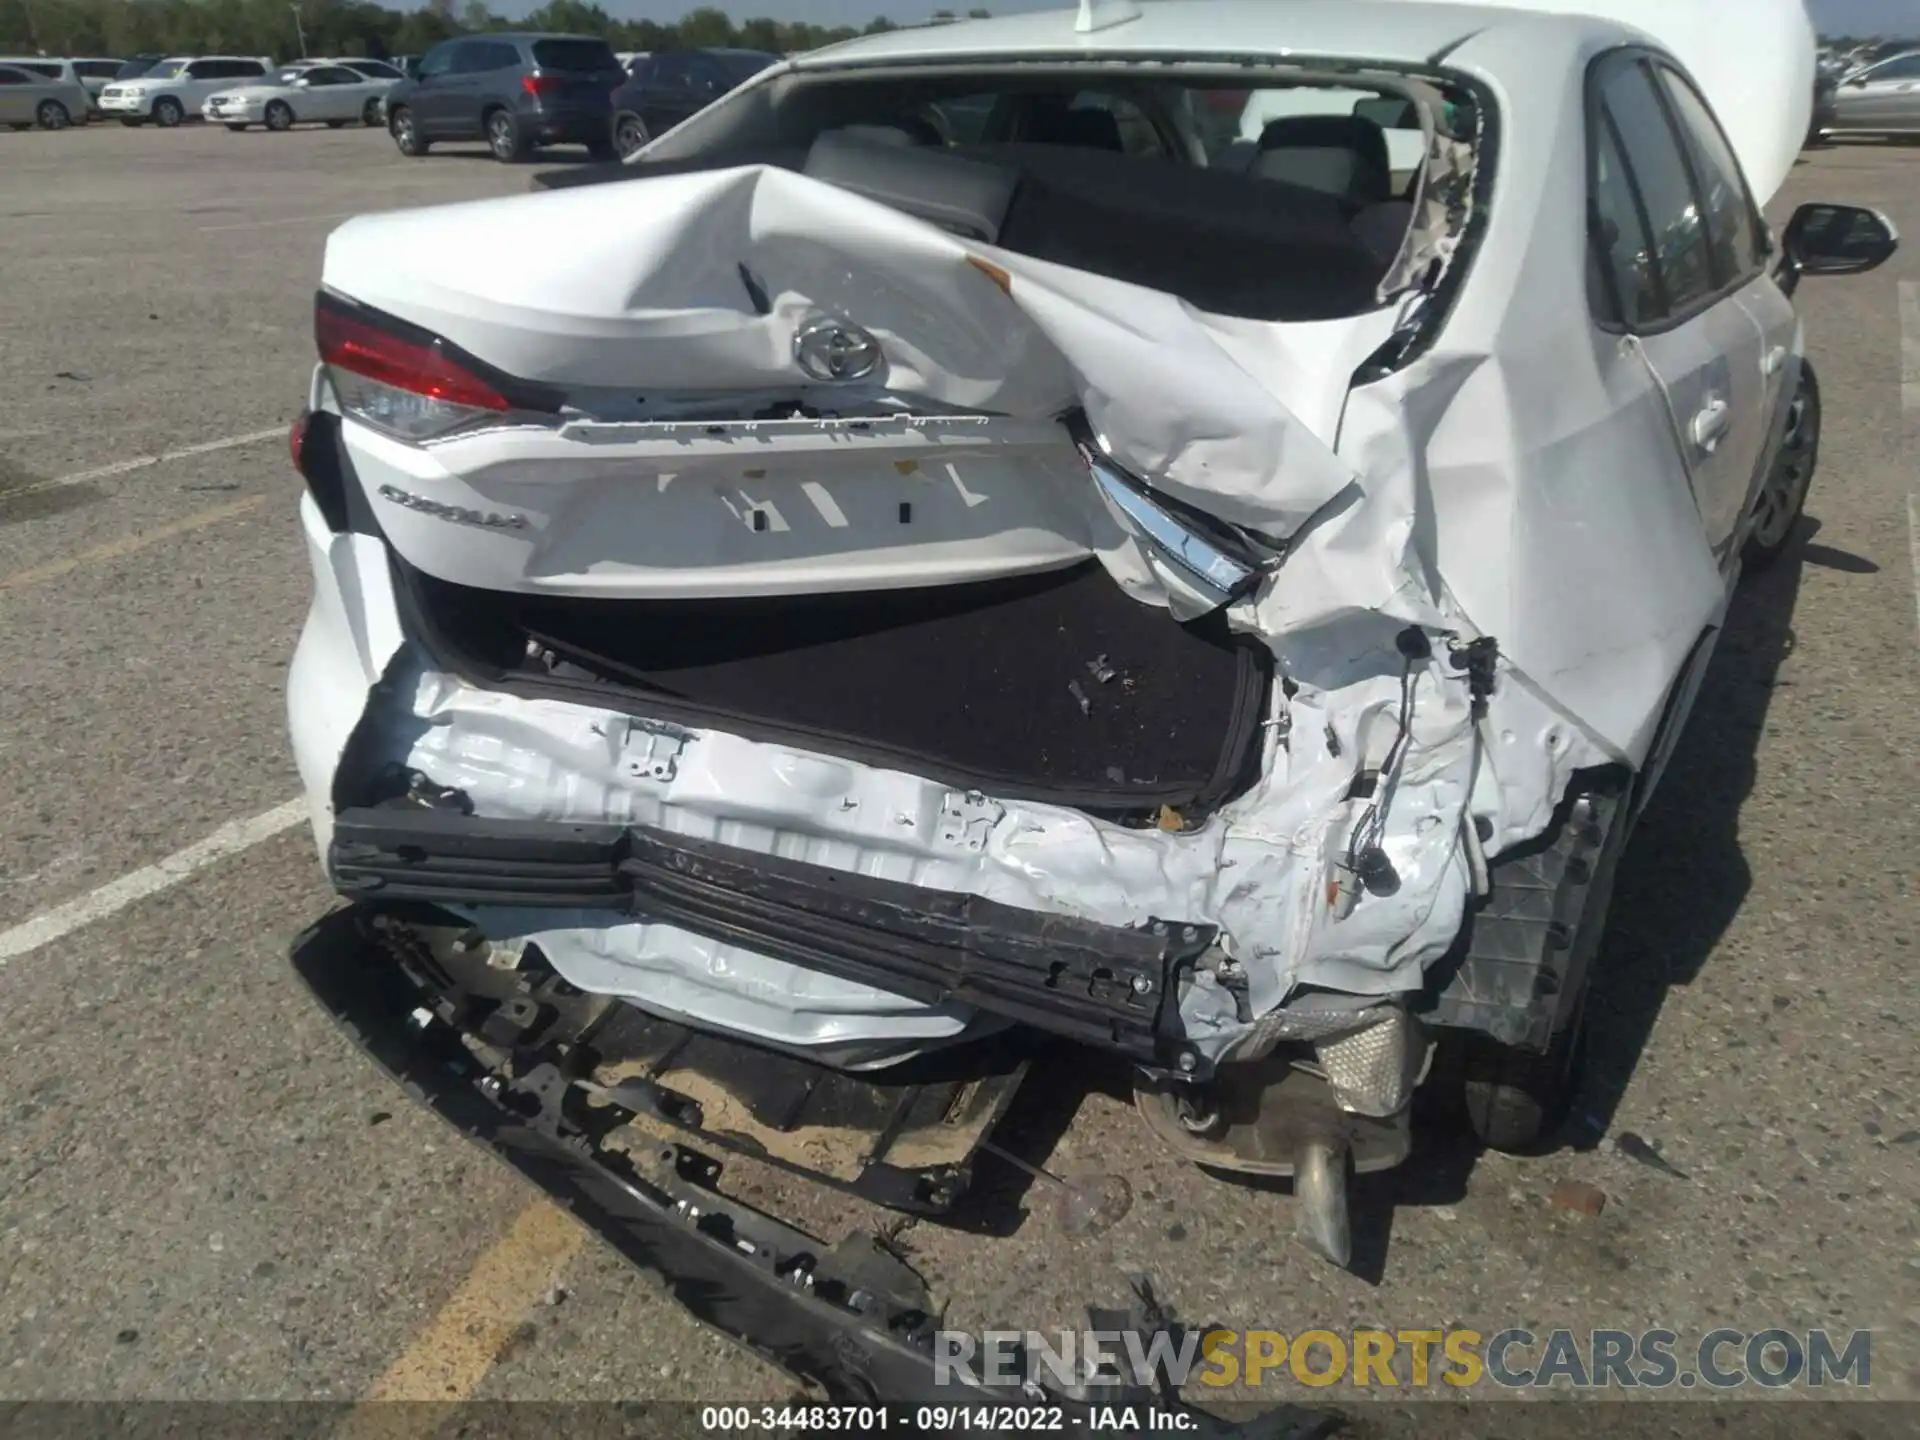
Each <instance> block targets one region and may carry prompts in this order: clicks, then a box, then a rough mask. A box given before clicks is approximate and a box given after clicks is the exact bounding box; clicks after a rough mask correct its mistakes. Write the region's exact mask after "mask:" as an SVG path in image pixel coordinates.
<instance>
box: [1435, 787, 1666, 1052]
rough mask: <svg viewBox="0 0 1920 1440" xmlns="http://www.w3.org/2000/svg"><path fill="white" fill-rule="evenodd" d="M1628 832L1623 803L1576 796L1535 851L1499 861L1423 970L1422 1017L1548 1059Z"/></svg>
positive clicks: (1581, 976)
mask: <svg viewBox="0 0 1920 1440" xmlns="http://www.w3.org/2000/svg"><path fill="white" fill-rule="evenodd" d="M1627 828H1628V824H1627V807H1626V801H1625V797H1624V796H1622V795H1618V794H1612V793H1606V792H1600V791H1593V792H1589V793H1585V794H1577V795H1575V796H1574V797H1573V798H1572V800H1571V801H1570V803H1569V804H1568V806H1567V807H1566V813H1565V814H1564V815H1563V816H1561V817H1559V823H1558V824H1557V825H1556V826H1555V827H1554V828H1553V829H1551V830H1550V831H1549V832H1548V835H1547V837H1545V838H1544V839H1543V841H1542V843H1541V844H1540V845H1539V846H1538V847H1537V848H1534V847H1529V849H1528V850H1527V851H1526V852H1525V853H1522V854H1519V855H1512V856H1508V857H1505V858H1503V859H1500V860H1497V861H1495V862H1494V864H1493V867H1492V871H1491V878H1492V883H1493V889H1492V893H1491V894H1490V895H1489V896H1488V897H1487V899H1486V902H1485V903H1484V904H1483V905H1481V906H1480V907H1479V908H1478V909H1475V908H1473V907H1469V908H1468V911H1467V920H1466V925H1465V927H1464V928H1463V930H1462V932H1461V937H1460V942H1459V944H1458V946H1457V947H1456V949H1455V954H1454V956H1450V957H1449V958H1447V959H1446V960H1443V961H1441V962H1440V963H1439V964H1438V965H1436V966H1435V967H1434V968H1433V970H1432V971H1431V972H1429V975H1428V981H1429V991H1428V999H1427V1000H1426V1003H1425V1004H1424V1006H1422V1007H1419V1008H1421V1009H1422V1011H1423V1014H1424V1018H1425V1019H1426V1020H1427V1021H1428V1022H1429V1023H1431V1024H1434V1025H1439V1026H1446V1027H1450V1028H1454V1029H1460V1030H1476V1031H1479V1032H1481V1033H1482V1034H1485V1035H1488V1036H1491V1037H1492V1038H1493V1039H1495V1040H1497V1041H1499V1042H1500V1043H1501V1044H1504V1045H1513V1046H1518V1047H1520V1048H1522V1049H1526V1050H1534V1051H1541V1052H1544V1051H1545V1050H1546V1049H1547V1047H1548V1046H1549V1045H1550V1044H1551V1043H1552V1040H1553V1036H1554V1034H1555V1033H1556V1032H1557V1031H1558V1030H1560V1029H1561V1028H1562V1025H1563V1024H1564V1022H1565V1020H1566V1018H1567V1016H1568V1014H1569V1013H1570V1012H1571V1011H1572V1009H1573V1008H1574V1007H1575V1005H1576V1004H1577V1002H1578V997H1579V995H1580V992H1581V989H1582V987H1583V986H1584V984H1585V982H1586V974H1587V966H1588V964H1589V962H1590V961H1591V960H1592V958H1593V952H1594V950H1595V948H1596V947H1597V946H1598V945H1599V943H1600V934H1601V930H1602V928H1603V925H1604V921H1605V918H1606V905H1607V897H1608V895H1609V894H1610V892H1611V891H1612V888H1613V870H1614V865H1615V863H1616V862H1617V860H1618V859H1619V855H1620V851H1621V849H1622V848H1623V846H1624V844H1625V841H1626V831H1627ZM1595 907H1598V908H1597V909H1596V908H1595ZM1590 912H1591V913H1590Z"/></svg>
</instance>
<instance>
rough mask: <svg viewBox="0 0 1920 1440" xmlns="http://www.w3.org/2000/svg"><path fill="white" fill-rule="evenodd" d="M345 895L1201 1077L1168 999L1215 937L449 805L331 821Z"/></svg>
mask: <svg viewBox="0 0 1920 1440" xmlns="http://www.w3.org/2000/svg"><path fill="white" fill-rule="evenodd" d="M327 869H328V873H329V874H330V875H331V876H332V877H333V882H334V886H335V888H337V889H338V890H339V891H340V892H341V893H342V894H344V895H347V896H349V897H351V898H367V899H379V900H383V901H387V900H415V901H427V902H430V903H434V904H439V905H446V906H456V907H464V906H485V905H509V906H534V907H553V908H562V909H581V908H586V909H601V910H609V911H614V912H618V913H623V914H630V915H637V916H643V917H645V918H646V919H648V920H650V921H658V922H663V923H666V924H669V925H676V926H679V927H680V928H682V929H684V930H689V931H691V932H693V933H694V934H697V935H704V936H707V937H709V938H711V939H716V940H723V941H727V942H729V943H734V944H739V945H743V946H745V947H747V948H748V949H751V950H754V951H756V952H758V953H760V954H763V955H767V956H770V957H772V958H774V959H777V960H783V961H786V962H787V963H789V964H793V965H799V966H802V967H804V968H806V969H809V970H815V971H818V972H820V973H821V974H825V975H832V976H835V977H837V978H839V979H843V980H851V981H853V982H855V983H857V984H862V985H871V986H874V987H876V988H878V989H882V990H886V991H889V992H891V993H893V994H896V995H900V996H903V997H905V998H908V999H917V1000H922V1001H925V1002H927V1003H930V1004H940V1003H946V1002H949V1001H959V1002H962V1003H965V1004H968V1005H973V1006H976V1007H977V1008H979V1009H981V1010H984V1011H987V1012H989V1013H992V1014H996V1015H1000V1016H1004V1017H1005V1018H1007V1019H1010V1020H1013V1021H1015V1022H1016V1023H1019V1024H1023V1025H1029V1026H1032V1027H1033V1028H1035V1029H1038V1030H1044V1031H1047V1032H1049V1033H1051V1034H1055V1035H1060V1036H1063V1037H1065V1038H1068V1039H1071V1040H1077V1041H1079V1042H1081V1043H1083V1044H1088V1045H1095V1046H1099V1047H1101V1048H1103V1049H1109V1050H1115V1051H1118V1052H1120V1053H1121V1054H1123V1055H1125V1056H1127V1057H1129V1058H1130V1059H1132V1060H1134V1061H1136V1062H1138V1063H1140V1064H1143V1065H1148V1066H1154V1067H1163V1068H1173V1069H1178V1070H1179V1071H1180V1073H1182V1074H1184V1075H1187V1076H1190V1077H1196V1076H1200V1075H1203V1074H1204V1073H1205V1072H1206V1071H1207V1070H1208V1069H1209V1066H1208V1064H1207V1062H1206V1060H1205V1058H1204V1057H1203V1056H1202V1055H1200V1053H1199V1052H1198V1051H1196V1050H1195V1049H1194V1048H1193V1047H1191V1046H1190V1045H1188V1044H1187V1043H1186V1041H1185V1032H1184V1029H1183V1027H1182V1024H1181V1020H1180V1008H1179V1004H1178V987H1179V982H1180V974H1181V971H1182V970H1186V969H1190V968H1191V967H1192V966H1193V964H1194V963H1195V962H1196V961H1197V960H1198V959H1199V957H1200V956H1201V955H1202V954H1203V953H1205V952H1206V950H1207V949H1208V948H1209V947H1210V946H1212V944H1213V943H1214V940H1215V938H1216V934H1217V932H1216V930H1215V928H1214V927H1213V926H1210V925H1181V924H1170V923H1167V922H1165V921H1158V920H1156V921H1153V922H1151V923H1150V924H1149V925H1148V926H1146V927H1144V928H1139V929H1133V928H1125V927H1121V926H1114V925H1102V924H1097V923H1095V922H1093V921H1090V920H1081V919H1076V918H1074V917H1072V916H1067V915H1053V914H1045V913H1042V912H1039V911H1033V910H1023V909H1019V908H1017V907H1015V906H1011V905H1004V904H1001V903H999V902H997V901H993V900H986V899H982V898H981V897H979V896H976V895H966V894H960V893H957V892H952V891H946V890H932V889H927V888H924V887H922V886H917V885H908V884H903V883H901V882H899V881H894V880H880V879H875V878H873V877H871V876H866V875H855V874H850V873H848V872H846V871H842V870H833V869H829V868H827V867H825V866H821V865H811V864H807V863H805V862H802V861H797V860H788V859H784V858H781V857H779V856H773V855H756V854H750V853H749V852H746V851H742V850H738V849H735V848H733V847H731V846H726V845H718V844H715V843H713V842H711V841H706V840H694V839H689V838H687V837H684V836H678V835H672V834H669V833H667V832H665V831H660V830H655V829H652V828H651V827H647V826H638V825H635V826H619V825H590V824H569V823H566V822H560V821H545V820H495V819H485V818H481V817H477V816H471V815H466V814H462V813H460V812H459V811H458V810H454V809H415V808H408V807H403V806H394V807H382V808H358V809H347V810H342V811H341V812H340V813H339V815H338V816H337V817H336V819H335V821H334V829H333V842H332V844H331V845H330V846H329V848H328V854H327Z"/></svg>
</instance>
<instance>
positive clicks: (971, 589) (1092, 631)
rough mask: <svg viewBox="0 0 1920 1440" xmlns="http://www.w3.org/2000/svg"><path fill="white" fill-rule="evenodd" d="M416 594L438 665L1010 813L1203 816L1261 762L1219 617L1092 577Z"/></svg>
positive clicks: (1244, 652)
mask: <svg viewBox="0 0 1920 1440" xmlns="http://www.w3.org/2000/svg"><path fill="white" fill-rule="evenodd" d="M407 578H408V579H409V580H410V581H411V583H412V588H413V590H414V593H415V595H416V597H417V600H418V602H419V604H420V605H421V606H422V608H423V609H424V610H425V612H426V618H427V619H428V620H429V622H430V629H431V631H432V632H434V633H433V634H432V635H431V637H430V642H431V643H432V645H433V648H435V649H437V650H440V651H441V652H442V658H443V659H445V660H448V661H452V662H454V663H455V664H456V666H457V668H461V669H463V670H465V671H467V673H469V675H471V676H472V677H473V678H475V679H479V680H482V681H483V682H485V683H509V684H512V683H516V682H517V683H520V684H526V683H529V682H536V683H537V682H549V683H550V682H551V681H552V680H554V679H564V678H566V677H575V683H576V694H577V681H578V679H582V678H586V677H588V676H591V677H592V678H594V679H597V680H600V681H604V682H605V683H606V684H608V685H609V686H615V687H618V688H619V689H620V690H622V691H624V692H626V698H625V699H623V700H621V701H618V702H615V701H614V700H613V697H612V696H607V697H605V699H603V701H602V703H620V704H623V705H625V706H627V707H628V708H632V709H634V710H636V711H639V712H641V713H645V714H656V715H660V716H662V717H664V718H683V717H684V718H685V719H687V720H689V721H692V722H693V723H700V722H702V721H705V722H708V723H712V724H714V725H716V726H717V727H719V728H723V729H728V730H732V731H734V732H735V733H739V734H744V735H748V736H750V737H755V738H773V739H780V740H785V741H787V742H789V743H799V744H803V745H805V746H807V748H814V749H821V750H825V751H828V752H830V753H837V754H845V755H848V756H850V757H852V758H856V759H861V760H864V761H867V762H868V763H877V764H883V765H887V766H891V767H893V768H899V769H905V770H908V771H910V772H912V773H915V774H921V775H926V776H928V777H930V778H935V779H948V780H953V781H957V782H958V783H962V784H969V785H978V786H980V787H981V788H990V789H992V790H994V791H995V792H996V793H1000V794H1004V795H1007V796H1009V797H1010V798H1013V797H1020V796H1026V797H1032V798H1049V799H1054V800H1057V801H1059V802H1061V803H1065V804H1078V805H1084V806H1086V807H1087V808H1094V809H1100V808H1106V809H1128V808H1137V807H1140V806H1153V805H1169V806H1172V807H1174V808H1176V809H1183V810H1184V809H1194V810H1204V809H1208V808H1211V807H1213V806H1215V805H1217V804H1219V803H1220V801H1221V800H1223V799H1225V798H1227V796H1229V795H1230V794H1231V793H1232V792H1233V791H1234V790H1236V789H1237V788H1239V787H1240V786H1241V785H1242V784H1244V783H1245V782H1246V781H1247V780H1249V779H1250V778H1251V771H1252V769H1253V767H1254V766H1255V764H1257V759H1258V748H1259V737H1260V721H1261V719H1262V718H1263V715H1264V709H1265V703H1266V690H1267V684H1268V680H1269V676H1270V673H1271V665H1270V659H1269V657H1268V655H1267V653H1266V651H1265V650H1264V648H1263V647H1261V646H1259V645H1258V644H1257V643H1255V642H1253V641H1251V640H1249V639H1247V638H1246V637H1243V636H1235V635H1231V634H1230V633H1229V632H1228V630H1227V626H1226V622H1225V619H1224V617H1223V616H1220V615H1218V614H1215V615H1212V616H1208V617H1205V618H1203V619H1201V620H1199V621H1195V622H1192V623H1189V624H1181V623H1179V622H1178V621H1176V620H1174V619H1173V617H1172V616H1170V615H1169V614H1168V613H1167V612H1166V611H1164V610H1160V609H1157V608H1154V607H1151V606H1146V605H1142V604H1140V603H1139V602H1137V601H1135V600H1132V599H1130V598H1129V597H1128V596H1127V595H1126V594H1125V592H1123V591H1122V590H1121V589H1120V587H1119V586H1118V585H1116V584H1114V582H1113V581H1112V580H1111V579H1109V578H1108V576H1107V573H1106V571H1105V570H1104V569H1102V568H1101V566H1100V565H1099V563H1098V562H1097V561H1092V560H1089V561H1086V562H1083V563H1081V564H1078V565H1075V566H1073V567H1071V568H1069V569H1065V570H1056V571H1051V572H1048V573H1046V574H1041V575H1029V576H1021V577H1017V578H1014V579H1008V580H995V581H988V582H984V583H977V584H969V585H953V586H943V587H929V588H925V589H912V590H890V591H880V592H862V593H857V594H835V595H818V596H794V597H777V598H755V599H728V600H719V601H714V600H670V601H655V600H648V601H639V600H579V599H568V598H555V597H547V596H537V595H514V594H504V593H500V592H493V591H481V590H473V589H469V588H467V587H464V586H458V585H452V584H449V583H447V582H445V581H440V580H435V579H432V578H431V577H428V576H425V575H422V574H420V573H419V572H412V573H411V574H410V575H409V576H408V577H407ZM530 638H531V639H535V640H537V641H539V642H540V644H541V645H543V646H545V647H547V648H548V649H550V650H552V651H553V652H554V653H555V654H556V655H557V656H558V657H559V660H560V661H561V662H563V663H562V664H561V665H559V666H558V667H557V668H556V670H555V671H554V672H553V674H551V675H549V674H548V672H547V670H546V669H545V667H543V666H541V665H540V664H539V662H537V661H533V660H530V659H528V657H527V648H528V647H527V641H528V640H529V639H530ZM449 650H450V651H451V652H452V653H447V652H448V651H449ZM1101 657H1105V665H1106V666H1108V667H1111V669H1112V672H1113V673H1112V675H1111V677H1110V678H1109V679H1107V680H1105V681H1104V682H1103V681H1102V680H1100V679H1099V678H1098V676H1097V675H1096V673H1095V671H1096V669H1097V668H1099V667H1098V664H1097V662H1099V661H1100V659H1101ZM461 662H464V663H461ZM568 662H570V663H568ZM1076 692H1077V693H1076ZM1083 697H1084V700H1085V705H1084V707H1083V705H1082V698H1083Z"/></svg>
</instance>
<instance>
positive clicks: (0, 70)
mask: <svg viewBox="0 0 1920 1440" xmlns="http://www.w3.org/2000/svg"><path fill="white" fill-rule="evenodd" d="M32 83H33V77H32V76H31V75H29V74H27V72H26V71H24V70H15V69H13V68H12V67H11V66H6V65H0V85H31V84H32Z"/></svg>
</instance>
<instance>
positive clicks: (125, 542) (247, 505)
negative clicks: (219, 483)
mask: <svg viewBox="0 0 1920 1440" xmlns="http://www.w3.org/2000/svg"><path fill="white" fill-rule="evenodd" d="M271 498H272V497H271V496H268V495H249V496H247V498H246V499H244V500H232V501H229V502H228V503H227V504H225V505H215V506H214V507H213V508H212V509H211V510H202V511H200V512H199V513H198V514H195V515H188V516H186V517H185V518H183V519H180V520H173V521H169V522H168V523H167V524H165V525H156V526H154V527H153V529H151V530H136V531H135V532H134V533H133V534H131V535H122V536H121V537H120V538H119V539H118V540H109V541H107V542H106V543H105V544H104V545H95V546H94V547H93V548H92V549H90V550H82V551H80V552H79V553H78V554H77V555H69V556H67V558H66V559H64V560H53V561H49V562H48V563H47V564H45V565H36V566H34V567H33V568H32V569H31V570H19V571H16V572H15V573H13V574H12V575H4V576H0V594H3V593H5V592H6V591H9V590H24V589H26V588H27V587H28V586H30V585H41V584H44V583H45V582H47V581H48V580H58V579H59V578H60V577H61V576H62V575H71V574H72V573H73V572H74V571H75V570H78V569H79V568H80V567H81V566H82V565H91V564H93V563H94V562H95V561H96V560H120V559H124V558H125V557H126V556H128V555H135V554H138V553H139V552H140V551H142V550H145V549H146V548H147V547H148V546H150V545H158V544H159V543H160V542H161V541H162V540H171V539H173V538H174V537H175V536H176V535H188V534H191V533H192V532H193V531H195V530H204V529H206V527H207V526H209V525H218V524H219V523H220V522H221V521H222V520H231V519H232V518H233V517H234V516H236V515H245V514H246V513H247V512H248V511H249V510H258V509H259V508H260V507H261V506H262V505H264V504H266V503H267V501H268V500H269V499H271Z"/></svg>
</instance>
